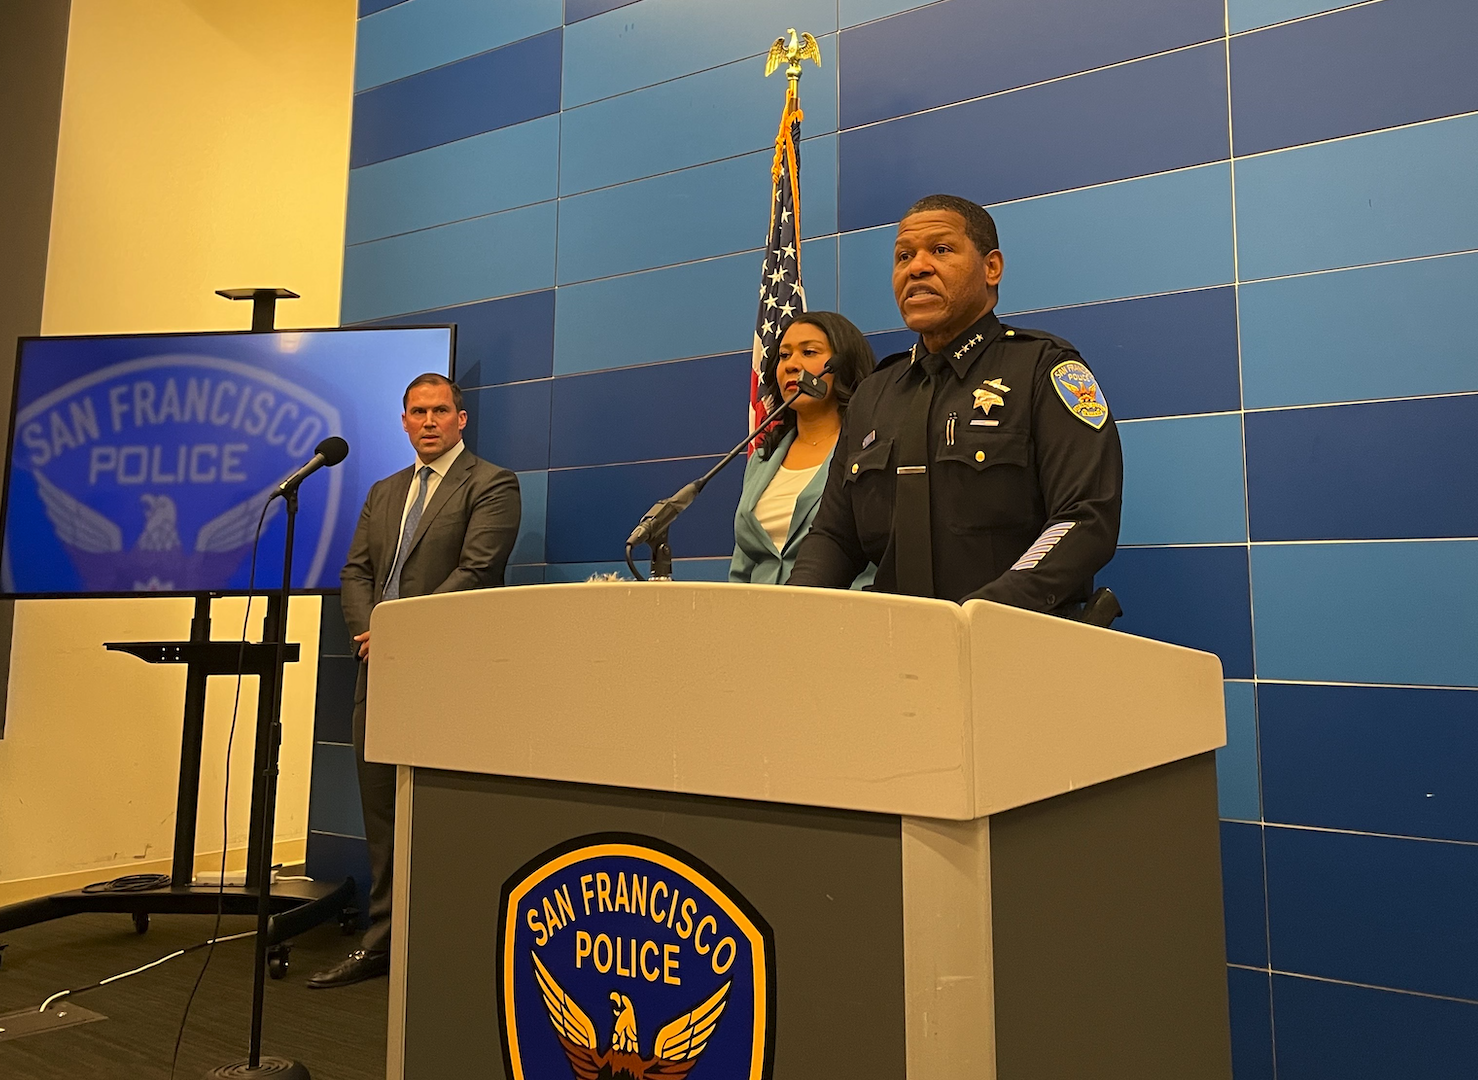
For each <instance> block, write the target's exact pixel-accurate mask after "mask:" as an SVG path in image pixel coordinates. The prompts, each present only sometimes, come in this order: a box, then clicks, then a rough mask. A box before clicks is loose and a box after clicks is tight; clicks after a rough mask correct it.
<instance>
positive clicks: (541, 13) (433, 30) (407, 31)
mask: <svg viewBox="0 0 1478 1080" xmlns="http://www.w3.org/2000/svg"><path fill="white" fill-rule="evenodd" d="M562 11H563V3H562V0H497V2H496V3H489V2H488V0H410V2H409V3H405V4H396V5H394V6H393V7H389V8H386V9H385V10H384V11H380V12H376V13H375V14H373V15H370V16H369V17H367V18H364V19H360V20H359V40H358V44H357V46H356V48H355V56H354V89H355V90H367V89H369V88H370V87H371V86H379V85H380V84H381V83H387V82H390V81H391V80H392V79H403V78H405V76H407V75H414V74H415V73H416V72H418V71H425V70H426V69H427V68H434V67H439V66H440V65H442V64H449V63H451V62H452V61H453V60H461V59H462V58H463V57H467V56H474V55H476V54H477V53H480V52H487V50H489V49H496V48H498V47H499V46H500V45H507V44H509V43H510V42H514V41H518V40H520V39H522V38H526V37H532V36H533V35H535V34H538V33H542V32H543V31H545V30H552V29H554V28H555V27H556V26H558V25H559V24H560V21H561V18H562Z"/></svg>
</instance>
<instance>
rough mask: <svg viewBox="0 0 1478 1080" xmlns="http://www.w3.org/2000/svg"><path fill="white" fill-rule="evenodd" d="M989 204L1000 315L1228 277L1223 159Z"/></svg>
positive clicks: (1228, 209) (1227, 187) (1227, 189)
mask: <svg viewBox="0 0 1478 1080" xmlns="http://www.w3.org/2000/svg"><path fill="white" fill-rule="evenodd" d="M1238 175H1239V180H1240V173H1239V174H1238ZM990 210H991V213H992V214H993V215H994V216H995V219H996V226H997V228H998V230H999V232H1000V237H1001V250H1002V251H1003V252H1004V253H1005V256H1006V274H1005V277H1004V278H1003V279H1002V281H1001V310H1002V311H1003V312H1013V311H1031V310H1035V309H1037V308H1048V307H1066V306H1068V305H1069V304H1085V303H1091V302H1093V301H1096V300H1113V299H1119V298H1123V297H1129V296H1146V295H1150V294H1153V293H1168V292H1176V291H1179V290H1181V289H1198V288H1202V287H1204V286H1207V285H1222V284H1225V283H1227V282H1229V281H1231V280H1232V201H1231V175H1230V170H1229V167H1228V166H1227V165H1204V166H1201V167H1200V168H1195V169H1183V170H1181V171H1179V172H1172V173H1165V174H1163V175H1160V176H1147V177H1143V178H1140V179H1137V180H1126V181H1123V182H1122V183H1115V184H1105V185H1103V186H1102V187H1095V188H1087V189H1085V190H1082V191H1069V192H1064V193H1062V194H1059V195H1048V196H1046V197H1045V198H1040V199H1027V200H1024V201H1021V202H1014V203H1007V204H1005V205H1003V206H993V207H991V208H990ZM844 276H845V275H844Z"/></svg>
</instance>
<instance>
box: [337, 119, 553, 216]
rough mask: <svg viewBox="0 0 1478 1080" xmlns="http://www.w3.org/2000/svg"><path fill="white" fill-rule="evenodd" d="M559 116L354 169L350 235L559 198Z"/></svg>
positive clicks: (350, 208) (495, 210) (490, 212)
mask: <svg viewBox="0 0 1478 1080" xmlns="http://www.w3.org/2000/svg"><path fill="white" fill-rule="evenodd" d="M559 123H560V121H559V117H557V116H543V117H540V118H539V119H538V120H530V121H528V122H527V123H524V124H514V125H513V126H512V127H506V128H499V129H498V130H496V131H489V132H487V133H486V134H483V135H474V136H473V137H472V138H470V139H460V140H458V141H457V142H452V143H445V144H443V145H441V146H435V147H432V148H431V149H430V150H422V151H420V152H419V153H415V154H406V155H405V156H404V157H398V158H391V159H389V160H388V161H380V162H376V163H375V164H373V165H365V166H363V167H362V168H358V169H351V170H349V220H348V225H347V229H346V233H347V235H346V237H345V242H346V243H349V244H359V243H363V242H364V241H366V240H378V239H380V238H381V237H385V236H393V235H395V234H397V233H405V232H411V231H413V230H415V229H425V228H429V227H431V226H433V225H444V224H446V223H447V222H449V221H462V220H464V219H466V218H471V217H480V216H481V215H483V214H494V213H497V212H498V211H500V210H510V209H512V208H513V207H515V206H525V205H527V204H529V203H536V202H544V201H546V200H549V199H552V198H554V196H555V185H556V182H557V179H558V175H559Z"/></svg>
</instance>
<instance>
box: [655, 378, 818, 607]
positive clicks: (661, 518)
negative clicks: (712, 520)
mask: <svg viewBox="0 0 1478 1080" xmlns="http://www.w3.org/2000/svg"><path fill="white" fill-rule="evenodd" d="M831 370H832V368H831V361H830V360H828V361H827V362H826V366H825V367H823V368H822V369H821V374H822V375H826V374H828V373H830V371H831ZM803 396H804V397H814V398H824V397H825V396H826V384H825V383H823V382H822V381H821V379H820V378H819V377H818V376H815V375H812V374H811V373H810V372H809V371H806V370H804V369H802V371H801V373H800V386H799V387H798V388H797V389H796V392H795V393H794V394H792V395H790V397H789V398H787V399H786V400H785V401H784V402H782V403H781V405H780V408H778V409H776V410H775V411H774V412H773V413H772V414H771V415H769V416H767V417H765V418H764V419H763V420H762V421H760V425H759V427H757V428H755V429H754V430H753V431H751V432H750V433H749V434H748V435H746V436H744V438H743V440H741V441H740V443H739V445H738V446H736V447H734V449H732V450H730V451H729V452H728V453H727V454H725V455H724V456H723V457H721V458H720V459H719V461H718V464H717V465H715V466H714V467H713V468H711V469H709V470H708V471H707V472H706V473H704V474H703V475H702V476H700V477H698V479H696V480H694V481H693V482H692V483H691V484H688V485H686V486H685V487H684V488H683V489H682V490H681V491H679V492H678V493H677V494H676V495H673V496H670V497H669V498H666V499H663V500H662V501H661V502H658V503H654V504H653V506H652V508H651V509H650V510H648V511H647V512H646V513H645V514H643V515H642V519H641V520H640V521H639V522H637V523H636V528H635V529H633V530H631V535H630V536H629V537H627V538H626V565H627V566H628V567H630V569H631V572H632V574H634V575H635V576H636V580H637V581H646V580H648V578H645V577H643V576H642V572H641V571H640V570H638V569H637V568H636V561H635V560H634V559H633V558H632V555H631V552H632V549H633V548H637V547H640V546H641V545H642V544H646V545H647V547H648V548H649V549H650V550H651V552H652V573H651V575H650V580H652V581H671V580H672V547H671V545H670V544H668V542H667V530H668V529H670V528H671V527H672V523H673V522H674V521H676V520H677V518H678V515H679V514H681V513H682V512H683V511H684V510H686V509H687V508H688V507H689V506H691V505H692V502H693V500H694V499H696V498H697V497H698V493H699V492H700V491H702V490H703V489H704V488H705V487H707V486H708V482H709V481H710V480H712V479H713V478H714V477H715V476H717V475H718V474H719V473H721V472H722V471H723V470H724V467H725V466H727V465H728V464H729V462H731V461H733V460H734V459H735V458H736V457H738V456H739V453H740V451H742V450H743V449H744V448H745V447H746V446H748V445H749V444H750V443H752V442H754V440H755V439H757V438H759V436H760V435H762V434H763V433H764V431H765V429H766V428H768V427H770V425H772V424H774V423H775V421H777V420H779V419H780V418H781V417H782V416H784V415H785V410H786V409H788V408H790V407H791V406H792V405H794V404H795V403H796V402H797V401H799V400H800V399H801V397H803Z"/></svg>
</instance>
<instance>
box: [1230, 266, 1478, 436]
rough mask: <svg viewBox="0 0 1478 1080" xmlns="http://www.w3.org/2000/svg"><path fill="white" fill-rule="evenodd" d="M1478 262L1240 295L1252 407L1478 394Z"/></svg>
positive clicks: (1322, 278) (1308, 279) (1319, 279)
mask: <svg viewBox="0 0 1478 1080" xmlns="http://www.w3.org/2000/svg"><path fill="white" fill-rule="evenodd" d="M1474 297H1478V255H1453V256H1446V257H1442V258H1435V259H1422V260H1420V261H1417V262H1404V263H1394V264H1390V265H1385V266H1367V267H1361V268H1359V269H1356V270H1340V271H1336V272H1334V273H1327V274H1312V275H1306V276H1302V277H1293V278H1279V279H1276V280H1274V281H1262V282H1254V283H1252V284H1249V285H1243V286H1242V287H1241V289H1239V290H1238V322H1239V324H1240V329H1241V338H1242V390H1243V394H1244V395H1245V400H1246V403H1247V407H1248V408H1265V407H1268V406H1273V405H1307V404H1313V403H1316V402H1334V401H1360V400H1365V399H1375V398H1387V397H1415V396H1418V395H1422V394H1450V393H1458V392H1462V391H1472V390H1478V345H1475V342H1474V338H1473V336H1472V329H1473V320H1472V317H1471V315H1470V314H1469V308H1470V307H1471V306H1472V304H1473V302H1474Z"/></svg>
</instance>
